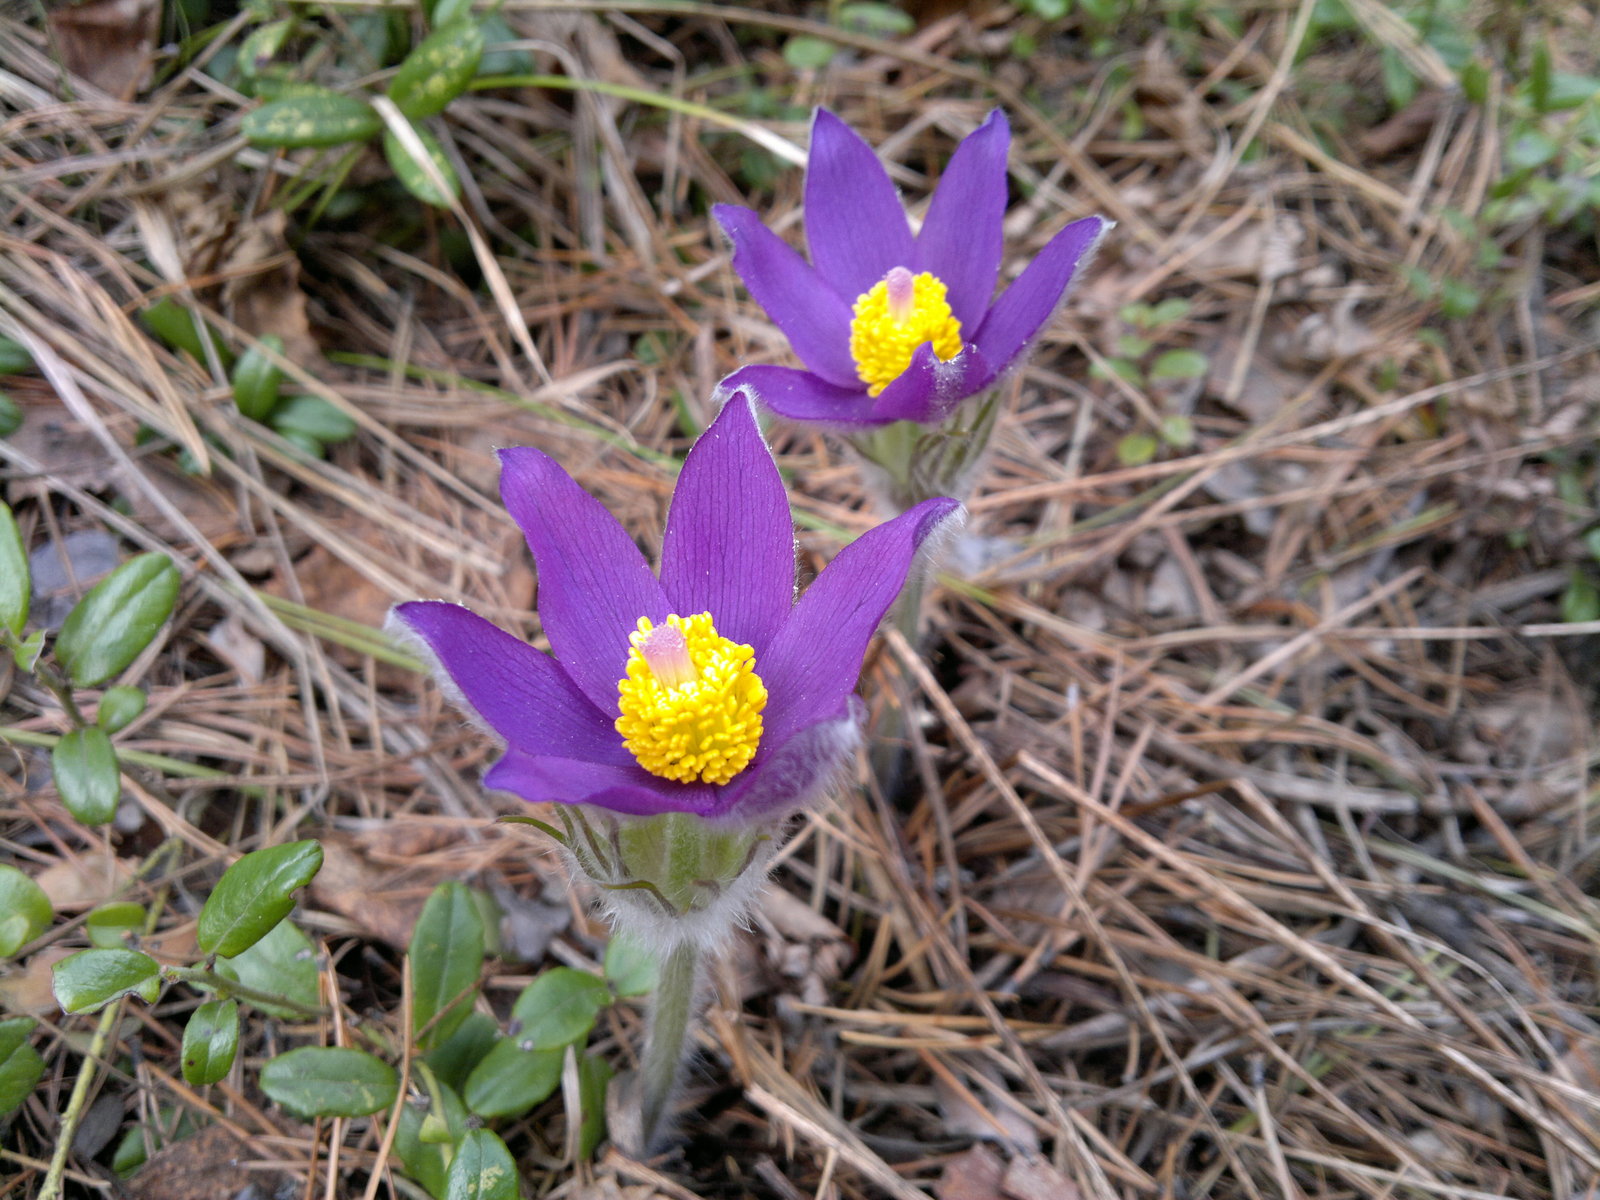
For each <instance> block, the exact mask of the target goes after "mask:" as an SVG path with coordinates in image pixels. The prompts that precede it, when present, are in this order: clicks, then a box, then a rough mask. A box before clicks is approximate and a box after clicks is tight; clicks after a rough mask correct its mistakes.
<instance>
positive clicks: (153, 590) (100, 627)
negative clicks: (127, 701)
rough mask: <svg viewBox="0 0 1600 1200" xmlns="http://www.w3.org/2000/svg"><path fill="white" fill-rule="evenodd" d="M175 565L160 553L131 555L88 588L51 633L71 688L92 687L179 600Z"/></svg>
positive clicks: (137, 647) (144, 642)
mask: <svg viewBox="0 0 1600 1200" xmlns="http://www.w3.org/2000/svg"><path fill="white" fill-rule="evenodd" d="M179 582H180V580H179V576H178V568H177V567H175V566H173V565H172V560H171V559H170V558H168V557H167V556H166V555H165V554H154V553H152V554H141V555H139V556H137V557H136V558H130V559H129V560H128V561H127V562H125V563H123V564H122V565H121V566H120V567H118V568H117V569H116V570H115V571H113V572H111V574H109V575H107V576H106V577H105V578H104V579H102V580H101V581H100V582H99V583H97V584H95V585H94V586H93V587H92V588H90V589H89V592H88V594H87V595H85V596H84V598H83V599H82V600H80V601H78V603H77V604H76V605H75V606H74V607H73V609H72V611H71V612H70V613H68V614H67V620H66V623H65V624H64V625H62V627H61V634H60V636H58V637H57V638H56V651H55V652H56V661H58V662H59V663H60V664H61V665H62V666H64V667H65V668H66V669H67V675H68V677H69V678H70V679H71V680H72V686H73V687H97V686H99V685H100V684H102V683H104V682H105V681H106V680H108V679H110V678H111V677H112V676H113V675H115V674H117V673H118V672H119V671H121V670H122V669H123V668H124V667H126V666H127V665H128V664H129V663H131V662H132V661H133V660H134V659H136V658H138V657H139V653H140V651H142V650H143V649H144V648H145V647H146V646H148V645H149V644H150V641H151V639H152V638H154V637H155V636H156V632H157V631H158V630H159V629H160V628H161V626H162V625H164V624H165V623H166V620H167V618H168V617H170V616H171V615H172V606H173V605H174V604H176V603H177V600H178V584H179Z"/></svg>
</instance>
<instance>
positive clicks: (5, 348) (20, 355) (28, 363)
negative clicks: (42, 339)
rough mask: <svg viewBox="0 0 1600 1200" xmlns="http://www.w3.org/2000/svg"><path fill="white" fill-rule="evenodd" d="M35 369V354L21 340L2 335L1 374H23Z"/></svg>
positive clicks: (0, 343) (0, 346) (0, 338)
mask: <svg viewBox="0 0 1600 1200" xmlns="http://www.w3.org/2000/svg"><path fill="white" fill-rule="evenodd" d="M31 370H33V355H32V354H30V353H29V352H28V348H27V347H26V346H24V345H23V344H22V343H21V342H19V341H15V340H14V339H12V338H8V337H0V375H21V374H22V373H23V372H24V371H31Z"/></svg>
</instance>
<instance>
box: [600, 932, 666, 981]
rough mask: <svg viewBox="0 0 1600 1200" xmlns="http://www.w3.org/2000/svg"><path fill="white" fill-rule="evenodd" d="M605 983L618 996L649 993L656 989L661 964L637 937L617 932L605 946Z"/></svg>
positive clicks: (653, 952)
mask: <svg viewBox="0 0 1600 1200" xmlns="http://www.w3.org/2000/svg"><path fill="white" fill-rule="evenodd" d="M605 972H606V982H607V983H609V984H610V985H611V990H612V991H614V992H616V994H617V995H619V996H647V995H649V994H650V993H651V992H653V991H655V990H656V980H657V978H658V977H659V976H660V974H661V963H660V960H659V959H658V958H657V957H656V954H655V951H653V950H651V949H650V948H649V947H648V946H646V945H645V944H644V943H643V942H641V941H639V939H638V938H635V937H633V936H631V935H630V934H626V933H617V934H614V935H613V936H612V938H611V942H610V944H609V945H607V946H606V961H605Z"/></svg>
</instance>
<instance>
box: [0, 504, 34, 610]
mask: <svg viewBox="0 0 1600 1200" xmlns="http://www.w3.org/2000/svg"><path fill="white" fill-rule="evenodd" d="M31 587H32V583H31V576H30V574H29V572H28V551H27V548H26V547H25V546H23V544H22V530H21V529H19V528H18V527H17V518H16V516H15V515H14V514H13V513H12V511H11V506H10V505H9V504H7V503H5V502H4V501H3V500H0V629H8V630H10V631H11V632H12V633H14V634H16V635H17V636H18V637H21V636H22V627H23V625H25V624H26V623H27V620H28V594H29V591H30V589H31Z"/></svg>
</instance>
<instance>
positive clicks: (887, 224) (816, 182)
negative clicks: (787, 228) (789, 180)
mask: <svg viewBox="0 0 1600 1200" xmlns="http://www.w3.org/2000/svg"><path fill="white" fill-rule="evenodd" d="M806 244H807V245H808V246H810V247H811V261H812V262H813V263H815V264H816V267H817V270H818V271H819V272H821V274H822V277H823V278H824V279H826V280H827V281H828V282H829V283H831V284H832V285H833V287H834V290H836V291H837V292H838V293H839V295H841V296H842V297H844V299H845V300H846V301H847V302H849V303H852V304H853V303H854V302H855V299H856V297H857V296H859V295H861V293H863V292H865V291H866V290H867V289H868V288H870V287H872V285H873V284H875V283H877V282H878V280H880V279H882V278H883V277H884V276H885V275H887V274H888V273H889V268H890V267H908V266H910V265H911V258H912V254H913V253H914V249H913V246H912V243H911V228H910V226H908V225H907V224H906V213H905V209H904V208H902V207H901V206H900V196H899V194H898V193H897V192H896V191H895V188H894V184H893V183H891V182H889V173H888V172H887V171H885V170H884V169H883V164H882V163H881V162H879V161H878V156H877V154H876V153H874V152H873V149H872V147H871V146H869V145H867V143H866V142H864V141H862V140H861V137H860V135H859V134H857V133H856V132H855V130H853V129H851V128H850V127H849V126H848V125H846V124H845V123H844V122H843V121H841V120H840V119H839V118H838V117H836V116H834V115H833V114H832V113H831V112H829V111H828V110H827V109H825V108H819V109H817V115H816V119H815V120H813V121H812V122H811V153H810V156H809V158H807V160H806ZM769 311H770V310H769ZM835 382H837V383H842V382H844V381H843V380H835Z"/></svg>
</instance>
